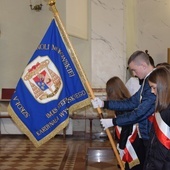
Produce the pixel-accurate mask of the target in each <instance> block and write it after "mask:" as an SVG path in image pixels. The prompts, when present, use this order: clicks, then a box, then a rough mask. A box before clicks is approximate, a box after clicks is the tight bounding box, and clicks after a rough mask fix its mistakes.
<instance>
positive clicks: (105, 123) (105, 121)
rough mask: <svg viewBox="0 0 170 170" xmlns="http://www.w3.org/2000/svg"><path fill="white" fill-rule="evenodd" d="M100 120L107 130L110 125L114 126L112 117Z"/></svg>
mask: <svg viewBox="0 0 170 170" xmlns="http://www.w3.org/2000/svg"><path fill="white" fill-rule="evenodd" d="M100 122H101V124H102V126H103V127H104V130H106V129H107V128H109V127H112V126H114V124H113V121H112V118H111V119H100Z"/></svg>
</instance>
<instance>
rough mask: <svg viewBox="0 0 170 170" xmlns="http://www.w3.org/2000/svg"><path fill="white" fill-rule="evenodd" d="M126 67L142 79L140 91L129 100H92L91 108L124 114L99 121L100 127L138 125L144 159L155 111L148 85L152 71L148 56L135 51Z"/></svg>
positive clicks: (153, 98) (154, 98) (152, 95)
mask: <svg viewBox="0 0 170 170" xmlns="http://www.w3.org/2000/svg"><path fill="white" fill-rule="evenodd" d="M128 67H129V69H130V70H131V72H132V74H133V75H134V76H136V77H138V78H139V79H144V80H143V83H142V85H141V87H140V89H139V90H138V91H137V92H136V93H135V94H134V95H133V96H131V97H130V98H129V99H125V100H119V101H118V100H107V101H102V100H101V99H100V98H97V97H96V98H95V99H92V100H91V102H92V105H93V108H97V107H100V108H103V109H104V108H105V109H109V110H116V111H123V112H124V114H121V115H118V116H117V117H116V118H113V119H108V118H107V119H100V121H101V124H102V126H103V127H104V128H105V129H107V128H109V127H110V126H116V125H118V126H126V125H133V124H136V123H137V125H138V134H139V137H140V141H141V142H142V143H143V145H144V146H145V148H143V152H141V157H142V156H143V158H145V156H146V155H145V152H146V149H147V145H148V142H149V133H150V130H151V125H152V122H151V121H150V117H151V116H152V114H153V113H154V111H155V100H156V96H155V95H154V94H153V93H151V88H150V86H149V83H148V75H149V74H150V73H151V72H152V71H153V70H154V67H153V66H152V65H151V63H150V61H149V56H148V55H147V54H146V53H145V52H143V51H135V52H134V53H133V54H132V55H131V56H130V58H129V60H128Z"/></svg>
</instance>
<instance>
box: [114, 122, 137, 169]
mask: <svg viewBox="0 0 170 170" xmlns="http://www.w3.org/2000/svg"><path fill="white" fill-rule="evenodd" d="M115 130H116V134H117V137H118V139H120V133H121V130H122V128H121V127H119V126H116V127H115ZM137 134H138V132H137V126H136V125H133V131H132V134H131V135H130V136H129V137H128V139H127V142H126V147H125V149H124V150H123V152H122V150H121V149H120V148H119V144H118V145H117V149H118V151H119V153H120V158H121V160H122V161H123V162H128V164H129V167H130V168H132V167H133V166H135V165H138V164H140V162H139V159H138V156H137V154H136V152H135V150H134V148H133V146H132V143H133V142H134V140H135V138H136V136H137Z"/></svg>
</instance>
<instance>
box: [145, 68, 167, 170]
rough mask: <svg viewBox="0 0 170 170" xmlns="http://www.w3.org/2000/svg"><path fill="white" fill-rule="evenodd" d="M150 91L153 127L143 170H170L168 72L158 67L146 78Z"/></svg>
mask: <svg viewBox="0 0 170 170" xmlns="http://www.w3.org/2000/svg"><path fill="white" fill-rule="evenodd" d="M148 81H149V85H150V87H151V91H152V93H153V94H155V95H156V107H155V113H154V116H153V126H152V129H151V133H150V142H149V145H148V149H147V156H146V160H145V164H144V170H169V169H170V71H169V69H167V68H166V67H163V66H162V67H161V66H159V67H158V68H157V69H155V70H154V71H153V72H152V73H151V74H150V75H149V78H148Z"/></svg>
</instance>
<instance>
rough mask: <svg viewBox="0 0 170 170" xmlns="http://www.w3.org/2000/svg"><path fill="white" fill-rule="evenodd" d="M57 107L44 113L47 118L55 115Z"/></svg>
mask: <svg viewBox="0 0 170 170" xmlns="http://www.w3.org/2000/svg"><path fill="white" fill-rule="evenodd" d="M57 111H58V109H57V108H54V109H52V110H51V111H50V112H49V113H47V114H46V117H47V118H50V117H51V116H53V115H55V114H56V113H57Z"/></svg>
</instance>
